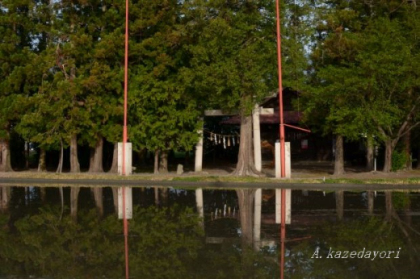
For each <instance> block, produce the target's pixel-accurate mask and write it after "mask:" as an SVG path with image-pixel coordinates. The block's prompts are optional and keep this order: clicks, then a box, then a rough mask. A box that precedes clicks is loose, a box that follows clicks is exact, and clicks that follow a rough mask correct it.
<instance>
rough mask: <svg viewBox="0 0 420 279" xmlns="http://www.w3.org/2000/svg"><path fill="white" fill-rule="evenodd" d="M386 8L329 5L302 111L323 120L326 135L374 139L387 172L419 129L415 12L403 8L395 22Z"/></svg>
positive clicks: (350, 4)
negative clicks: (403, 142)
mask: <svg viewBox="0 0 420 279" xmlns="http://www.w3.org/2000/svg"><path fill="white" fill-rule="evenodd" d="M385 6H386V5H385ZM385 6H381V4H378V5H377V6H375V7H372V6H370V5H368V4H366V3H359V2H351V3H349V2H346V1H344V2H343V1H335V2H333V4H331V9H330V10H328V12H327V13H326V15H325V16H324V19H325V20H324V21H322V23H321V24H320V26H319V30H320V32H319V41H318V43H317V45H316V48H315V51H314V56H313V61H314V63H313V65H314V69H313V72H314V73H315V74H314V76H315V77H316V78H315V79H314V83H313V85H314V86H313V87H312V88H313V90H312V91H313V92H311V93H308V94H307V98H308V99H309V102H307V107H306V112H307V113H308V114H307V117H310V118H312V119H318V120H320V121H321V122H320V123H322V124H321V126H322V128H321V129H322V130H323V131H324V133H333V134H336V135H337V136H346V137H349V138H353V139H356V138H357V137H358V136H360V135H361V134H368V135H369V136H370V135H376V136H378V137H379V138H380V139H381V140H382V141H383V142H384V143H385V145H386V152H385V167H384V171H386V172H388V171H390V170H391V158H392V157H391V154H392V151H393V149H394V148H395V146H396V143H397V142H398V140H399V139H400V138H401V137H402V136H403V135H404V134H406V133H408V132H409V131H410V130H411V129H412V128H414V127H415V126H417V125H419V123H418V119H416V115H417V113H416V112H417V111H418V109H419V108H418V106H419V101H420V99H419V98H418V94H416V90H417V88H418V73H417V72H416V69H417V68H418V47H416V46H417V45H418V39H417V36H416V33H417V31H414V30H415V29H414V28H413V26H417V25H418V22H417V21H418V20H417V18H418V17H416V16H415V15H414V14H416V11H413V10H412V9H406V8H407V7H406V8H404V7H402V8H400V9H401V12H403V14H404V15H405V16H402V17H399V16H398V14H397V12H395V11H394V10H391V11H388V12H387V9H386V8H385ZM403 6H404V5H403ZM373 10H375V11H376V12H378V11H381V13H379V15H378V13H376V12H374V11H373ZM384 14H385V16H384ZM317 116H318V117H317ZM321 119H324V120H321ZM337 142H338V140H337ZM336 170H337V173H340V172H341V171H342V170H341V171H340V169H338V168H336Z"/></svg>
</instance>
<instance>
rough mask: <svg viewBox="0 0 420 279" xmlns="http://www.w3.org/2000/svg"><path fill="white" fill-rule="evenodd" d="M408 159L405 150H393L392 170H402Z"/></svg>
mask: <svg viewBox="0 0 420 279" xmlns="http://www.w3.org/2000/svg"><path fill="white" fill-rule="evenodd" d="M409 160H410V158H409V156H408V155H407V153H406V152H399V151H396V150H394V152H392V168H391V170H392V171H398V170H402V169H404V168H405V167H406V166H407V162H408V161H409Z"/></svg>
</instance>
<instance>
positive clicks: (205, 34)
mask: <svg viewBox="0 0 420 279" xmlns="http://www.w3.org/2000/svg"><path fill="white" fill-rule="evenodd" d="M273 11H274V5H273V3H272V1H258V2H257V1H220V0H214V1H201V0H197V1H188V5H187V6H186V14H187V16H186V17H187V18H188V19H189V22H188V24H186V26H187V28H189V29H192V31H191V34H190V36H191V42H192V44H191V45H190V46H189V48H188V49H189V51H190V52H191V54H192V55H193V59H192V61H191V65H192V68H191V76H193V77H194V80H193V86H194V88H195V90H196V91H197V92H199V94H202V96H203V99H204V100H205V102H204V103H203V105H206V107H205V108H211V107H213V108H221V109H225V110H230V111H232V110H235V111H238V112H239V114H240V118H241V132H240V149H239V154H238V163H237V166H236V169H235V171H234V173H233V174H235V175H255V174H256V173H257V171H256V170H255V167H254V163H253V155H252V154H253V152H252V117H251V111H252V108H253V107H254V105H255V103H258V102H260V101H261V99H262V98H263V97H265V96H267V95H268V94H269V93H270V92H272V91H273V90H274V89H275V88H276V82H277V79H276V76H277V75H276V63H275V61H276V44H275V33H274V32H273V31H274V26H275V24H274V19H275V17H274V13H273Z"/></svg>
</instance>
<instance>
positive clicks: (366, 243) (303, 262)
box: [289, 218, 416, 278]
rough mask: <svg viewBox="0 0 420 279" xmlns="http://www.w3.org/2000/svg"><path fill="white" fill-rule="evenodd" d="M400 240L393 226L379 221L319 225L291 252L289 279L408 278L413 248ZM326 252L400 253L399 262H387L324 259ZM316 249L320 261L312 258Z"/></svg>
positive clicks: (393, 260) (362, 220)
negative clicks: (309, 237)
mask: <svg viewBox="0 0 420 279" xmlns="http://www.w3.org/2000/svg"><path fill="white" fill-rule="evenodd" d="M367 236H368V237H367ZM404 239H405V238H404V236H403V232H402V231H401V230H400V229H399V227H398V226H397V224H394V223H388V222H384V221H383V219H382V218H363V219H360V220H353V221H348V222H342V223H340V224H331V223H326V224H323V225H322V226H319V227H318V228H316V229H314V230H313V233H312V239H311V240H307V241H304V242H302V243H300V244H297V245H296V246H294V247H292V248H291V254H290V258H291V262H290V269H289V271H290V272H291V273H292V276H291V278H349V277H352V278H388V277H389V276H394V275H395V274H399V276H400V277H402V278H403V277H407V278H409V277H411V276H413V274H412V272H413V270H414V269H415V267H414V266H413V264H414V262H415V261H413V262H411V258H410V256H409V255H410V253H411V251H414V250H415V249H416V248H413V247H411V246H410V245H409V244H408V243H406V242H405V241H404ZM330 248H331V249H332V250H333V251H358V252H359V251H363V249H365V251H398V250H399V248H401V252H400V254H399V258H392V257H391V258H390V259H378V258H376V259H375V260H372V258H373V256H372V257H371V258H370V259H359V258H357V257H356V258H350V257H348V258H347V259H344V258H341V259H335V258H332V259H331V258H329V259H327V258H326V257H327V255H328V252H329V250H330ZM411 248H413V250H411ZM317 249H319V256H322V258H316V256H315V257H313V258H312V256H314V253H315V251H317ZM341 255H342V256H343V254H341ZM393 255H394V256H395V253H394V254H393ZM391 274H392V275H391Z"/></svg>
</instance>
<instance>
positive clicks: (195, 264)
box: [0, 186, 420, 278]
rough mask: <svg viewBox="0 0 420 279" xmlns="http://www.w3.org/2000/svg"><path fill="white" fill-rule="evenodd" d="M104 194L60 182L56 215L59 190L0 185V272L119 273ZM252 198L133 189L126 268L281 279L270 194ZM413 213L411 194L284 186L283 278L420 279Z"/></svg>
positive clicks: (111, 213) (115, 228)
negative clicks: (288, 215) (287, 197)
mask: <svg viewBox="0 0 420 279" xmlns="http://www.w3.org/2000/svg"><path fill="white" fill-rule="evenodd" d="M115 189H116V188H115ZM114 193H115V191H114V189H111V188H92V189H89V188H85V187H79V188H69V187H65V188H64V189H63V195H64V214H63V216H62V218H60V216H61V201H60V192H59V190H58V189H57V188H38V187H30V188H23V187H6V186H3V187H0V198H1V204H0V206H1V207H0V210H1V212H2V213H1V214H0V267H1V268H0V278H4V277H6V278H7V277H8V276H14V277H13V278H28V277H29V276H34V277H33V278H123V276H124V266H125V265H124V235H123V227H122V225H121V221H120V220H118V218H117V215H116V214H115V199H114V197H115V195H114ZM155 193H159V195H158V197H159V202H158V204H155V202H156V199H155V198H156V196H155ZM254 194H255V190H236V191H233V190H206V189H197V190H180V189H168V188H166V189H163V188H162V187H161V188H159V189H158V188H134V189H133V205H134V213H133V219H132V220H130V232H129V245H130V247H129V253H130V255H129V257H130V276H131V277H132V278H279V266H278V259H279V255H278V248H277V247H278V240H279V225H278V224H275V215H274V208H275V197H274V195H272V194H270V192H269V191H265V190H263V191H262V196H263V198H262V202H261V204H259V203H258V202H257V201H258V200H259V198H258V199H257V200H255V199H254ZM257 197H258V195H257ZM254 200H255V203H254ZM373 205H375V206H373ZM229 208H230V209H229ZM255 209H256V210H255ZM419 209H420V203H419V195H418V194H417V193H408V192H402V191H401V192H390V191H387V192H378V193H377V195H375V193H374V192H373V191H372V192H366V193H354V192H345V191H339V192H326V193H325V195H324V193H323V192H315V191H309V192H308V191H306V192H302V191H293V195H292V223H291V225H288V227H287V230H288V235H287V240H286V241H287V242H286V262H285V268H286V270H285V278H351V277H354V278H419V277H420V268H419V267H418V265H417V262H418V261H419V253H418V250H419V249H420V247H419V244H418V243H419V240H420V239H419V238H420V232H419V231H420V228H419V227H420V226H419V220H418V219H419V217H418V211H419ZM259 210H260V212H261V213H260V218H259V220H258V218H256V217H257V216H255V215H257V213H258V212H259ZM234 212H235V214H234ZM253 214H254V216H253ZM253 220H254V221H253ZM259 221H260V223H261V226H260V239H259V238H256V237H255V236H256V234H257V233H258V222H259ZM244 223H245V225H244ZM256 225H257V226H256ZM249 227H250V228H249ZM203 229H204V230H203ZM239 236H241V238H242V240H241V239H240V238H239ZM256 241H260V245H255V244H256V243H255V242H256ZM210 242H211V243H210ZM259 246H261V247H262V248H261V249H255V248H256V247H259ZM400 248H401V249H400ZM399 249H400V250H399ZM334 251H335V252H334ZM346 251H348V254H350V253H351V252H352V251H354V252H357V253H359V254H360V255H362V254H363V257H359V258H358V257H357V256H356V257H354V258H350V257H349V255H348V256H347V257H346V258H344V256H345V255H346ZM367 251H377V252H381V251H388V253H389V252H390V251H394V257H392V258H388V259H387V258H380V256H377V257H376V258H373V254H372V256H369V257H367V255H368V254H367ZM396 251H400V253H399V254H398V258H395V255H396ZM362 252H363V253H362ZM361 253H362V254H361ZM329 256H331V257H332V258H328V257H329ZM337 256H339V257H340V258H336V257H337Z"/></svg>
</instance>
